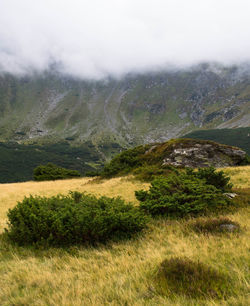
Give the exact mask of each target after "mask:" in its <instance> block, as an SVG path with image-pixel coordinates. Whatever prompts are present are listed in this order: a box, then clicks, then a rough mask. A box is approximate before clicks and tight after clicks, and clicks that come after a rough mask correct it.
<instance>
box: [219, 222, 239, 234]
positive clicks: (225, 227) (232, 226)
mask: <svg viewBox="0 0 250 306" xmlns="http://www.w3.org/2000/svg"><path fill="white" fill-rule="evenodd" d="M238 229H239V227H238V226H237V225H235V224H221V225H220V230H221V231H223V232H225V231H226V232H234V231H236V230H238Z"/></svg>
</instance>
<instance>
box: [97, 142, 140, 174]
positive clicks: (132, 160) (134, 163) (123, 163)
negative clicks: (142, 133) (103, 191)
mask: <svg viewBox="0 0 250 306" xmlns="http://www.w3.org/2000/svg"><path fill="white" fill-rule="evenodd" d="M145 150H146V147H144V146H139V147H136V148H134V149H129V150H126V151H123V152H121V153H120V154H118V155H116V156H115V157H114V158H113V159H112V160H111V161H110V162H109V163H108V164H106V165H105V167H104V169H103V171H102V172H101V176H103V177H112V176H115V175H123V174H127V173H129V172H130V171H131V170H133V169H135V168H137V167H140V166H141V165H142V159H141V155H142V154H143V153H144V152H145Z"/></svg>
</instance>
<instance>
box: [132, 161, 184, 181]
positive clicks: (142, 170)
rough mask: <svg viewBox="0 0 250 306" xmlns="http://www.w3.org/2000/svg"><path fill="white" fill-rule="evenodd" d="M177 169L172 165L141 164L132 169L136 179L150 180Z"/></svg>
mask: <svg viewBox="0 0 250 306" xmlns="http://www.w3.org/2000/svg"><path fill="white" fill-rule="evenodd" d="M173 172H174V173H177V172H178V170H177V169H176V168H175V167H173V166H170V165H168V166H160V167H159V166H158V165H143V166H141V167H139V168H137V169H135V170H134V171H133V174H134V175H135V177H136V179H138V180H141V181H146V182H150V181H152V180H153V179H154V178H155V177H157V176H167V175H169V174H171V173H173Z"/></svg>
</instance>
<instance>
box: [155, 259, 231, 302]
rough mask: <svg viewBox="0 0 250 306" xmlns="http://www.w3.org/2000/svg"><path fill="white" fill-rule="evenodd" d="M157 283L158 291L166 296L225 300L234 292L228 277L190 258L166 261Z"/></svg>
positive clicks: (156, 278)
mask: <svg viewBox="0 0 250 306" xmlns="http://www.w3.org/2000/svg"><path fill="white" fill-rule="evenodd" d="M155 282H156V289H157V291H158V292H159V293H160V294H162V295H166V296H173V295H185V296H187V297H189V298H194V299H195V298H198V299H200V298H207V299H208V298H213V299H218V298H225V297H226V296H227V295H229V294H231V291H232V284H231V281H230V277H229V276H228V275H226V274H224V273H222V272H220V271H217V270H215V269H213V268H212V267H210V266H207V265H205V264H203V263H201V262H195V261H192V260H190V259H188V258H179V257H176V258H171V259H167V260H164V261H163V262H162V264H161V265H160V268H159V270H158V272H157V275H156V277H155Z"/></svg>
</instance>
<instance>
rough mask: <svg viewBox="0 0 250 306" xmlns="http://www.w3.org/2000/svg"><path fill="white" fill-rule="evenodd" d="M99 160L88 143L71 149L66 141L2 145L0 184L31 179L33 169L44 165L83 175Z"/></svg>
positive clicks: (93, 167)
mask: <svg viewBox="0 0 250 306" xmlns="http://www.w3.org/2000/svg"><path fill="white" fill-rule="evenodd" d="M101 160H102V159H101V156H100V154H99V153H98V152H97V151H96V149H95V148H94V146H93V145H92V144H91V143H87V144H85V145H81V146H79V147H72V146H70V145H69V144H68V143H66V142H62V143H57V144H47V145H43V146H39V145H23V144H18V143H10V142H9V143H3V142H2V143H0V183H7V182H21V181H28V180H32V179H33V169H34V168H35V167H37V166H38V165H41V164H47V163H48V162H52V163H54V164H56V165H58V166H61V167H65V168H67V169H72V170H78V171H79V172H80V173H81V174H82V175H83V174H85V173H86V171H93V170H95V167H98V166H99V165H100V162H101Z"/></svg>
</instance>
